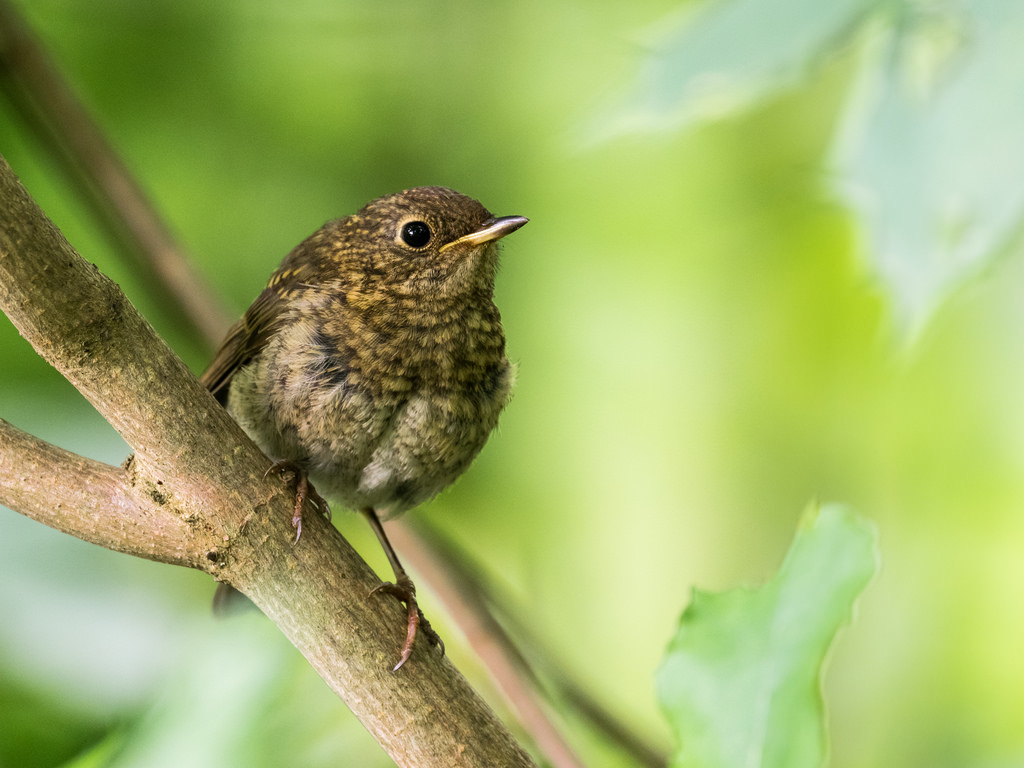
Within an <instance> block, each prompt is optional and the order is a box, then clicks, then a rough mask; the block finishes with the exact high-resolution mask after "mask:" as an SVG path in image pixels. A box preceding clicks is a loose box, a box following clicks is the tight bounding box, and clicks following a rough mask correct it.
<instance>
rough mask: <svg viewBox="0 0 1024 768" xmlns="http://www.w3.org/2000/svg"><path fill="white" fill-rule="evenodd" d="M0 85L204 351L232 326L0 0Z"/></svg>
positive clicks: (30, 36)
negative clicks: (193, 332) (199, 337)
mask: <svg viewBox="0 0 1024 768" xmlns="http://www.w3.org/2000/svg"><path fill="white" fill-rule="evenodd" d="M0 86H2V87H3V90H4V91H5V92H6V93H7V95H8V97H9V98H10V100H11V102H12V104H13V105H14V107H15V109H16V110H17V111H18V112H19V113H20V114H21V116H22V118H23V119H24V120H25V121H26V122H27V123H28V124H29V125H30V126H31V127H32V129H33V133H34V134H35V135H36V136H37V137H39V138H40V139H41V140H42V141H43V143H44V144H45V145H46V146H47V148H48V149H49V151H50V154H51V155H52V156H53V157H54V158H56V159H57V161H58V162H59V163H60V164H61V165H62V166H63V167H64V170H65V172H66V173H67V174H68V176H69V178H70V179H71V181H72V182H73V183H75V184H76V185H77V186H78V188H79V190H80V191H81V193H82V195H83V197H84V198H85V199H86V200H87V201H88V202H89V203H91V205H92V209H93V211H94V212H95V214H96V215H97V216H98V218H99V220H100V223H101V224H102V225H103V226H104V228H105V229H106V231H107V232H108V233H109V234H110V236H111V237H112V238H113V239H114V240H115V241H116V242H118V243H119V244H120V245H121V246H122V250H123V251H124V252H125V253H127V254H128V255H129V256H130V257H131V258H132V259H133V261H134V266H135V269H136V270H137V271H138V272H140V273H142V274H144V275H148V276H149V277H150V278H151V279H149V280H147V281H146V284H147V285H148V286H149V289H150V290H151V291H152V292H153V295H154V296H155V298H156V299H157V300H158V301H159V302H160V303H161V304H162V305H163V307H164V308H165V309H166V310H167V311H168V312H171V313H175V314H178V316H179V318H181V315H180V312H181V311H182V310H183V311H184V317H183V318H181V319H183V320H184V321H186V322H188V323H190V324H191V325H192V326H193V327H194V328H195V329H196V330H198V331H199V333H200V334H201V335H202V337H203V338H204V340H205V341H206V343H207V344H208V345H211V346H212V345H215V344H216V343H217V342H218V341H220V339H221V337H222V336H223V334H224V330H225V329H226V328H227V327H228V326H229V325H230V324H231V322H232V318H231V317H229V316H228V315H227V314H226V313H225V311H224V307H223V305H222V304H221V303H220V302H219V301H218V300H217V298H216V296H215V295H214V293H213V292H212V291H211V290H210V289H209V286H208V285H207V284H206V282H205V281H203V280H201V279H199V278H198V277H197V276H196V274H195V271H194V270H193V268H192V267H191V265H190V263H189V260H188V259H187V258H185V257H184V255H183V254H182V252H181V248H180V247H179V246H178V244H177V242H176V241H175V238H174V236H173V235H172V234H171V232H170V230H169V229H168V228H167V226H166V225H165V224H164V221H163V218H162V217H161V216H160V215H159V214H158V213H157V212H156V210H155V209H154V208H153V205H152V204H151V203H150V201H149V198H148V197H147V196H146V194H145V193H144V192H143V190H142V188H141V187H140V186H139V184H138V183H137V182H136V181H135V178H134V176H132V174H131V173H129V172H128V169H127V168H126V167H125V165H124V163H123V162H122V161H121V158H120V157H118V155H117V153H116V152H114V150H113V149H112V148H111V147H110V144H109V143H108V142H107V140H106V138H105V137H104V135H103V132H102V131H100V129H99V128H98V127H97V125H96V123H95V122H94V121H93V120H92V118H91V117H90V116H89V113H88V112H87V111H86V110H85V108H84V107H83V106H82V104H81V103H80V102H79V101H78V99H77V98H76V97H75V94H74V93H73V92H72V91H71V89H70V88H69V87H68V84H67V83H66V81H65V80H64V79H63V78H62V77H61V76H60V74H59V73H58V72H57V70H56V69H55V67H54V66H53V64H52V62H51V61H50V59H49V57H48V56H47V54H46V51H45V50H44V49H43V47H42V46H41V45H40V44H39V42H38V40H37V39H36V37H35V36H34V35H33V34H32V31H31V30H30V29H29V28H28V26H27V25H26V24H25V23H24V21H23V20H22V19H21V17H20V16H19V15H18V13H17V11H16V10H15V9H14V8H13V7H12V6H11V4H10V3H9V2H7V0H0Z"/></svg>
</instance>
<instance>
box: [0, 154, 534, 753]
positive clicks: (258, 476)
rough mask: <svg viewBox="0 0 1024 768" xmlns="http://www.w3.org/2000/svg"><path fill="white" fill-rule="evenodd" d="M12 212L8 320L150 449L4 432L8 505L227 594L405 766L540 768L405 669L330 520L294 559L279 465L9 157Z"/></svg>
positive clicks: (483, 711)
mask: <svg viewBox="0 0 1024 768" xmlns="http://www.w3.org/2000/svg"><path fill="white" fill-rule="evenodd" d="M0 211H2V216H0V308H2V309H3V310H4V312H6V313H7V315H8V317H9V318H10V319H11V321H12V322H13V323H14V324H15V325H16V326H17V327H18V330H19V331H20V332H21V334H22V336H24V337H25V338H26V339H27V340H28V341H29V342H30V343H31V344H32V345H33V347H35V349H36V351H37V352H39V354H40V355H41V356H42V357H44V358H45V359H46V360H47V361H48V362H49V363H50V364H51V365H53V366H54V367H55V368H57V370H59V371H60V372H61V373H62V374H63V375H64V376H65V377H66V378H67V379H68V380H69V381H70V382H71V383H72V384H74V385H75V387H76V388H78V389H79V391H81V392H82V393H83V395H85V397H86V398H87V399H88V400H89V401H90V402H91V403H92V404H93V405H94V406H95V407H96V408H97V410H99V411H100V413H101V414H102V415H103V416H104V417H105V418H106V419H107V420H108V421H109V422H110V423H111V424H112V425H113V426H114V428H115V429H116V430H117V431H118V432H119V433H120V434H121V435H122V436H123V437H124V438H125V440H126V441H127V442H128V443H129V445H131V446H132V448H133V449H134V450H135V456H134V459H133V460H131V461H130V462H129V463H128V464H127V465H126V467H125V468H124V469H121V470H119V469H117V468H114V467H108V466H105V465H102V464H99V463H97V462H93V461H90V460H88V459H82V458H81V457H77V456H74V455H73V454H70V453H68V452H66V451H62V450H61V449H58V448H55V447H53V446H49V445H46V444H45V443H42V442H41V441H38V440H36V439H35V438H31V437H30V436H28V435H25V433H23V432H20V431H19V430H16V429H14V428H13V427H10V425H7V424H4V425H3V428H2V429H0V450H2V452H3V458H2V459H0V467H2V469H3V472H4V480H3V482H2V483H0V503H3V504H5V505H7V506H10V507H11V508H13V509H15V510H17V511H20V512H23V513H25V514H29V515H31V516H33V517H35V518H36V519H38V520H41V521H42V522H46V523H47V524H49V525H53V526H54V527H57V528H60V529H62V530H67V531H69V532H72V533H75V534H76V535H83V537H88V538H89V540H90V541H94V542H95V543H98V544H101V545H103V546H107V547H110V548H112V549H117V550H119V551H123V552H131V553H132V554H137V555H141V556H153V557H154V558H155V559H160V560H164V561H166V562H175V563H179V564H183V565H188V566H190V567H194V568H199V569H201V570H204V571H206V572H208V573H210V574H212V575H214V576H215V577H217V578H220V579H222V580H225V581H228V582H229V583H231V584H232V585H234V586H235V587H237V588H238V589H240V590H241V591H242V592H244V593H245V594H246V595H248V596H249V597H250V598H251V599H252V600H253V602H254V603H256V605H257V606H259V607H260V608H261V609H262V610H263V612H264V613H265V614H266V615H267V616H268V617H269V618H270V619H271V620H272V621H273V622H274V623H275V624H277V625H278V627H279V628H280V629H281V630H282V631H283V632H284V633H285V635H286V636H287V637H288V638H289V639H290V640H291V642H292V643H293V644H294V645H295V646H296V647H297V648H298V649H299V651H301V652H302V654H303V655H304V656H305V657H306V658H307V659H308V660H309V662H310V664H312V666H313V667H314V668H315V669H316V670H317V672H318V673H319V674H320V675H321V677H323V678H324V680H325V681H326V682H327V683H328V684H329V685H330V686H331V688H332V689H333V690H334V691H335V692H336V693H338V695H339V696H341V698H342V699H344V700H345V702H346V703H347V704H348V706H349V708H350V709H352V711H353V712H354V713H355V714H356V716H357V717H358V718H359V719H360V720H361V721H362V723H363V724H364V725H365V726H366V727H367V729H368V730H369V731H370V732H371V733H372V734H373V735H374V737H375V738H376V739H377V740H378V742H380V743H381V745H382V746H383V747H384V749H385V750H387V752H388V753H389V754H390V755H391V757H392V759H394V760H395V762H396V763H397V764H398V765H399V766H427V765H446V766H447V765H451V766H481V765H487V766H529V765H533V763H532V761H531V760H530V758H529V757H528V756H527V755H526V753H525V752H524V751H523V750H522V748H521V747H519V746H518V745H517V744H516V743H515V741H514V739H513V738H512V737H511V735H510V734H509V733H508V731H507V730H505V729H504V727H503V726H502V725H501V723H500V722H499V721H498V720H497V718H496V717H495V715H494V714H493V713H492V712H491V711H490V710H489V709H488V707H487V705H486V704H484V703H483V701H482V700H481V699H480V698H479V697H478V696H477V695H476V694H475V692H474V691H473V690H472V689H471V688H470V687H469V685H468V684H467V683H466V681H465V680H464V679H463V678H462V676H461V675H459V673H458V672H457V671H456V670H455V668H454V667H453V666H452V665H451V664H450V663H449V662H448V661H447V660H446V659H442V658H440V657H439V656H438V655H437V654H436V653H435V652H433V651H431V650H430V649H428V648H425V647H422V646H419V647H417V650H416V652H415V653H414V655H413V658H412V659H411V660H410V663H409V664H406V665H405V667H403V669H402V670H401V672H400V673H398V674H394V673H392V672H391V671H390V667H391V663H392V662H393V660H394V655H395V653H396V652H397V649H398V648H399V647H400V646H401V642H402V638H403V636H404V633H405V621H404V612H403V611H402V609H401V608H400V606H399V604H398V603H397V601H393V600H389V599H387V598H386V596H380V595H374V596H369V592H370V590H371V589H372V588H373V587H374V586H376V585H377V584H378V583H379V581H378V580H377V578H376V576H374V574H373V572H372V571H371V570H370V569H369V567H368V566H367V565H366V564H365V563H364V562H363V561H362V560H361V559H360V558H359V557H358V555H356V553H355V552H354V551H353V550H352V549H351V547H349V546H348V543H347V542H345V540H344V539H343V538H342V537H341V534H340V533H338V532H337V530H336V529H335V528H334V527H333V526H331V525H329V524H328V523H327V522H326V521H325V520H323V519H321V518H319V517H317V516H310V519H308V520H307V521H306V524H305V525H304V526H303V537H302V541H301V543H300V544H299V545H297V546H292V545H291V543H290V542H291V538H292V533H293V532H292V529H291V526H290V517H291V507H292V503H293V500H294V492H293V490H292V489H291V488H289V487H287V486H286V485H285V484H283V483H282V482H280V481H279V480H278V479H276V478H272V479H264V477H263V473H264V471H265V470H266V468H267V466H268V465H269V462H268V460H267V459H266V457H264V456H263V455H262V454H261V453H260V452H259V450H258V449H257V448H256V446H255V445H254V444H253V443H252V442H251V441H250V440H249V439H248V438H247V437H246V436H245V434H244V433H243V432H242V431H241V429H240V428H239V427H238V425H237V424H235V422H234V421H233V420H232V419H231V418H230V416H228V414H227V412H226V411H224V410H223V409H222V408H221V407H220V406H219V405H217V404H216V402H215V401H214V400H213V398H212V396H210V394H209V393H208V392H206V390H205V389H203V388H202V387H201V386H200V384H199V383H198V382H197V381H196V379H195V377H194V376H192V374H191V373H190V372H189V371H188V369H187V368H186V367H185V365H184V364H183V363H182V362H181V361H180V360H179V359H178V358H177V357H176V356H175V355H174V354H173V352H171V350H170V349H168V348H167V346H166V344H164V342H163V341H162V340H161V339H160V338H159V337H158V336H157V335H156V334H155V332H154V331H153V329H152V328H151V327H150V326H149V324H148V323H147V322H146V321H145V320H144V319H143V318H142V317H141V316H140V315H139V314H138V313H137V312H136V311H135V309H134V307H132V306H131V304H130V303H129V302H128V301H127V299H126V298H125V297H124V295H123V294H122V293H121V291H120V290H119V289H118V287H117V286H116V285H115V284H114V283H113V282H111V281H110V280H109V279H108V278H106V277H105V276H104V275H102V274H101V273H100V272H99V270H97V269H96V268H95V267H94V266H92V265H90V264H88V263H87V262H86V261H84V260H83V259H82V258H81V257H80V256H79V255H78V254H77V253H75V251H74V249H73V248H72V247H71V246H70V245H69V244H68V243H67V241H66V240H65V239H64V237H63V236H62V235H61V234H60V232H59V231H58V230H57V228H56V226H54V225H53V223H52V222H51V221H50V220H49V219H48V218H46V216H45V215H44V214H43V212H42V211H41V210H39V208H38V206H36V205H35V203H34V201H32V199H31V198H30V196H29V195H28V193H27V192H26V191H25V189H24V188H23V187H22V186H21V184H20V183H19V182H18V180H17V178H16V177H15V176H14V174H13V172H12V171H11V169H10V167H9V166H8V165H7V163H6V161H4V160H3V159H2V158H0ZM79 471H81V473H82V474H81V475H79V474H78V473H79ZM69 485H76V486H77V487H76V488H73V489H68V488H67V486H69ZM57 489H60V492H59V493H58V492H57Z"/></svg>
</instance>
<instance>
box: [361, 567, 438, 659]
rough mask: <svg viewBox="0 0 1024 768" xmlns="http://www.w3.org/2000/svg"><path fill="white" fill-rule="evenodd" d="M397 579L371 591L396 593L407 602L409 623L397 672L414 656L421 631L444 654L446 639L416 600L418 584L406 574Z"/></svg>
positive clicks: (395, 594) (371, 592) (396, 595)
mask: <svg viewBox="0 0 1024 768" xmlns="http://www.w3.org/2000/svg"><path fill="white" fill-rule="evenodd" d="M395 581H396V583H394V584H392V583H391V582H390V581H386V582H384V583H383V584H380V585H378V586H376V587H374V588H373V589H372V590H371V591H370V594H371V595H372V594H374V593H376V592H383V593H386V594H389V595H394V596H395V597H397V598H398V599H399V600H401V601H402V602H403V603H404V604H405V608H406V615H407V616H408V622H409V623H408V625H407V628H406V633H405V644H404V645H403V646H402V655H401V657H400V658H399V659H398V663H397V664H396V665H395V666H394V669H393V670H392V671H393V672H397V671H398V670H399V669H400V668H401V667H402V665H403V664H405V662H407V661H408V660H409V657H410V656H412V647H413V644H414V643H415V642H416V635H417V634H419V633H422V634H423V636H424V637H426V638H427V642H429V643H430V645H431V646H440V648H441V655H442V656H444V641H443V640H442V639H441V636H440V635H439V634H437V632H435V631H434V628H433V627H431V626H430V622H429V621H427V617H426V616H424V615H423V611H421V610H420V607H419V604H418V603H417V602H416V585H415V584H413V582H412V579H410V578H409V577H408V576H406V575H405V574H402V575H400V576H398V577H396V579H395Z"/></svg>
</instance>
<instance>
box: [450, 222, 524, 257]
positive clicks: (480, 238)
mask: <svg viewBox="0 0 1024 768" xmlns="http://www.w3.org/2000/svg"><path fill="white" fill-rule="evenodd" d="M528 221H529V219H528V218H526V217H525V216H498V217H495V218H493V219H491V220H489V221H488V222H486V223H485V224H484V225H483V226H482V227H480V229H478V230H477V231H476V232H470V233H469V234H468V235H463V236H462V237H460V238H459V239H458V240H452V241H451V242H450V243H445V244H444V245H443V246H441V250H442V251H443V250H445V249H446V248H451V247H452V246H453V245H462V244H466V245H483V244H484V243H490V242H493V241H494V240H499V239H501V238H503V237H504V236H505V235H510V234H512V233H513V232H515V231H516V230H517V229H519V228H520V227H521V226H523V224H525V223H526V222H528Z"/></svg>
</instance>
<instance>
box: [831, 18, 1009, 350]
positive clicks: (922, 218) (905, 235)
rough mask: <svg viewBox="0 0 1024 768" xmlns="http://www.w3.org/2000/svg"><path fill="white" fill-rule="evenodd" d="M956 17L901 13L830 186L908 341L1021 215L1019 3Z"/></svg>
mask: <svg viewBox="0 0 1024 768" xmlns="http://www.w3.org/2000/svg"><path fill="white" fill-rule="evenodd" d="M956 10H957V11H958V12H959V13H961V14H962V15H961V16H953V15H952V10H951V9H950V8H948V7H945V6H938V5H925V6H922V7H917V8H914V7H911V13H909V14H908V16H907V18H906V19H905V23H904V24H903V25H902V26H901V27H900V29H899V30H898V32H895V33H890V34H888V35H887V36H886V39H885V41H884V42H883V44H882V45H880V46H878V48H879V51H878V55H877V56H875V57H874V58H873V60H872V62H871V65H870V68H869V70H868V72H867V75H866V77H865V82H864V88H863V89H862V92H861V94H860V96H861V98H859V99H856V100H854V102H853V104H852V105H851V109H850V111H849V113H848V116H847V121H846V123H847V125H846V126H845V130H844V136H843V140H842V141H841V142H840V145H839V153H838V154H839V158H838V161H839V167H840V170H841V174H842V180H841V185H842V187H843V188H844V191H845V192H846V193H847V197H848V199H849V200H850V201H851V202H852V203H853V204H854V206H855V207H856V208H857V210H858V211H859V213H860V216H861V220H862V224H863V226H864V228H865V230H866V237H867V240H868V245H869V248H868V249H867V250H868V254H869V259H870V262H871V266H872V268H873V270H874V272H875V273H876V275H877V277H878V278H879V280H880V281H881V282H882V285H883V287H884V288H885V289H886V290H887V292H888V293H889V295H890V298H891V301H892V303H893V306H894V311H895V315H896V319H897V324H898V328H899V329H900V330H901V331H902V332H904V334H905V335H908V336H913V335H914V334H915V333H916V332H917V331H918V330H920V328H921V327H922V326H923V324H924V322H925V321H926V320H927V318H928V316H929V314H930V313H931V312H932V311H933V310H934V309H935V307H936V306H937V305H938V304H939V302H940V301H941V300H942V299H943V298H945V296H946V295H948V294H949V293H950V292H951V291H952V290H953V289H954V288H956V287H957V285H958V284H960V283H962V282H963V280H965V279H966V278H968V277H970V276H972V275H975V274H977V272H978V271H979V270H980V269H982V268H983V267H985V266H986V265H987V264H989V263H990V262H991V261H992V260H993V258H994V257H996V256H997V255H998V254H999V253H1000V252H1001V251H1002V250H1003V249H1004V248H1005V247H1006V246H1007V245H1008V244H1009V243H1010V241H1011V240H1012V238H1014V237H1015V236H1016V234H1017V233H1018V229H1019V226H1020V221H1021V214H1022V211H1024V183H1022V181H1021V180H1022V179H1024V151H1022V140H1021V137H1022V136H1024V89H1022V88H1021V79H1020V72H1021V71H1022V70H1024V47H1022V46H1021V45H1020V40H1021V39H1022V35H1024V4H1021V3H1018V2H1013V1H1012V0H972V2H967V3H962V4H958V5H957V6H956Z"/></svg>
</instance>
